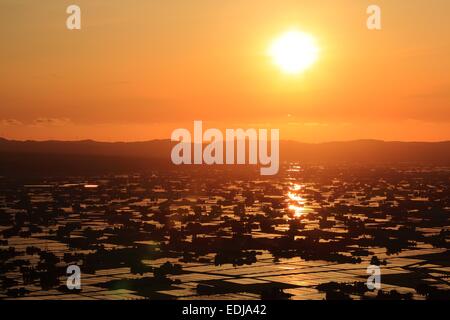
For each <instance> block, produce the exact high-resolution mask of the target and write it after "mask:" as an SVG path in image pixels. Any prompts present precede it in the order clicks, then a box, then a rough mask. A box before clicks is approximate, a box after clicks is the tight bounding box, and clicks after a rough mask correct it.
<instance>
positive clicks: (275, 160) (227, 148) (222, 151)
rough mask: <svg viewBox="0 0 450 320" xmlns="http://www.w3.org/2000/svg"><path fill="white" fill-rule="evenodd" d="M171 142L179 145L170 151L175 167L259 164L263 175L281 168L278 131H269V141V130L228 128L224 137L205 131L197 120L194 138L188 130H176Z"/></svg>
mask: <svg viewBox="0 0 450 320" xmlns="http://www.w3.org/2000/svg"><path fill="white" fill-rule="evenodd" d="M171 140H172V141H176V142H178V143H177V144H176V145H175V146H174V147H173V149H172V152H171V159H172V162H173V163H174V164H176V165H180V164H207V165H212V164H227V165H231V164H252V165H256V164H260V165H261V168H260V173H261V175H275V174H277V173H278V170H279V167H280V165H279V162H280V131H279V129H271V130H270V139H269V130H267V129H258V130H257V129H247V130H244V129H226V130H225V135H224V134H223V133H222V131H220V130H219V129H215V128H211V129H207V130H206V131H205V132H203V122H202V121H194V134H193V139H192V136H191V132H190V131H189V130H188V129H176V130H174V131H173V132H172V136H171ZM269 142H270V153H269V150H268V147H269ZM205 143H207V144H206V146H204V145H205ZM236 145H237V148H235V146H236ZM247 145H248V149H247V148H246V146H247ZM236 149H237V150H236ZM247 158H248V159H247ZM247 160H248V162H247Z"/></svg>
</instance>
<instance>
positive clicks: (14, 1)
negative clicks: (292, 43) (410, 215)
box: [0, 0, 450, 142]
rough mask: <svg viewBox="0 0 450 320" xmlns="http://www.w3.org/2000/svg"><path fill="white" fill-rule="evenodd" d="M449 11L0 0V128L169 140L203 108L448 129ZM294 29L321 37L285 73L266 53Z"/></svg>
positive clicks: (298, 129)
mask: <svg viewBox="0 0 450 320" xmlns="http://www.w3.org/2000/svg"><path fill="white" fill-rule="evenodd" d="M72 3H76V4H78V5H79V6H80V7H81V10H82V30H80V31H69V30H67V29H66V27H65V20H66V17H67V14H66V13H65V10H66V7H67V6H68V5H69V4H72ZM372 3H376V4H378V5H379V6H380V7H381V8H382V23H383V25H382V26H383V29H382V30H381V31H369V30H367V28H366V18H367V15H366V8H367V6H368V5H369V4H372ZM449 15H450V2H449V1H448V0H428V1H422V0H397V1H387V0H385V1H383V0H372V1H362V0H361V1H359V0H344V1H335V0H326V1H324V0H322V1H321V0H308V1H304V0H295V1H294V0H292V1H291V0H284V1H280V0H240V1H225V0H215V1H211V0H193V1H185V0H170V1H159V0H158V1H156V0H150V1H147V0H135V1H121V0H108V1H107V0H102V1H100V0H77V1H74V0H72V1H62V0H61V1H34V0H21V1H19V0H2V1H1V2H0V37H1V43H2V49H1V50H0V74H1V76H0V136H1V137H5V138H11V139H38V140H42V139H65V140H77V139H96V140H103V141H117V140H121V141H129V140H148V139H153V138H163V139H168V138H170V133H171V132H172V131H173V130H174V129H176V128H180V127H187V128H189V129H192V123H193V121H194V120H203V121H204V126H205V127H217V128H221V129H224V128H238V127H242V128H250V127H253V128H254V127H264V128H279V129H280V135H281V138H282V139H292V140H299V141H305V142H321V141H330V140H333V141H334V140H352V139H362V138H364V139H365V138H373V139H384V140H409V141H410V140H421V141H436V140H449V139H450V126H449V122H450V60H449V57H450V41H449V40H448V39H449V38H450V17H449ZM292 28H296V29H298V30H301V31H304V32H307V33H309V34H311V35H313V36H314V37H315V39H316V42H317V44H318V46H319V48H320V55H319V60H318V61H317V62H316V64H315V65H314V66H312V67H311V68H310V69H309V70H307V71H306V72H304V73H303V74H301V75H294V76H293V75H284V74H283V73H281V72H280V70H279V69H278V68H277V67H276V66H275V65H274V64H273V63H272V61H271V60H270V58H269V57H268V56H267V49H268V47H269V45H270V43H271V42H272V41H273V40H274V39H275V38H276V37H277V36H279V35H280V34H282V33H283V32H285V31H287V30H289V29H292Z"/></svg>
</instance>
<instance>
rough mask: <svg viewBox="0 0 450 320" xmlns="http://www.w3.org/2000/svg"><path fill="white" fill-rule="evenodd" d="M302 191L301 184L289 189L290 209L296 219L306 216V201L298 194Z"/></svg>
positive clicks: (293, 185)
mask: <svg viewBox="0 0 450 320" xmlns="http://www.w3.org/2000/svg"><path fill="white" fill-rule="evenodd" d="M301 189H302V186H301V185H300V184H297V183H294V184H292V185H291V186H290V187H289V190H290V191H288V193H287V196H288V198H289V200H288V201H289V205H288V209H289V210H290V211H293V212H294V217H296V218H299V217H301V216H303V215H304V214H305V207H304V205H305V202H306V199H305V198H303V197H302V196H300V195H299V194H298V193H297V192H298V191H299V190H301Z"/></svg>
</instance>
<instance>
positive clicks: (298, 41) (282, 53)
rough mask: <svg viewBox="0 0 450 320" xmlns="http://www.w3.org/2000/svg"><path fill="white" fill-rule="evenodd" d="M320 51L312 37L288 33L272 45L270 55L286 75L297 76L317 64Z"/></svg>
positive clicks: (294, 32)
mask: <svg viewBox="0 0 450 320" xmlns="http://www.w3.org/2000/svg"><path fill="white" fill-rule="evenodd" d="M318 51H319V50H318V48H317V46H316V43H315V40H314V38H313V37H312V36H311V35H309V34H306V33H303V32H299V31H288V32H286V33H284V34H282V35H281V36H280V37H279V38H278V39H276V40H275V41H274V42H273V43H272V45H271V46H270V49H269V55H270V56H271V57H272V59H273V61H274V63H275V64H276V65H277V66H278V67H280V69H281V70H282V71H283V72H284V73H288V74H297V73H300V72H302V71H305V70H306V69H308V68H309V67H310V66H311V65H312V64H314V62H316V60H317V58H318Z"/></svg>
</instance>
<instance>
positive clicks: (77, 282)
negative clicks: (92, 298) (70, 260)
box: [66, 264, 81, 290]
mask: <svg viewBox="0 0 450 320" xmlns="http://www.w3.org/2000/svg"><path fill="white" fill-rule="evenodd" d="M66 274H67V275H68V277H67V281H66V286H67V289H69V290H74V289H76V290H80V289H81V269H80V267H79V266H77V265H75V264H72V265H70V266H68V267H67V270H66Z"/></svg>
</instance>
